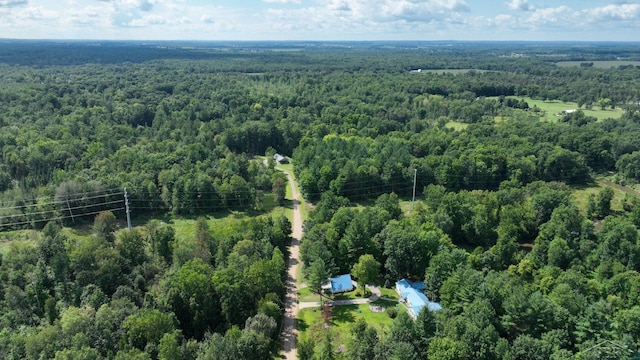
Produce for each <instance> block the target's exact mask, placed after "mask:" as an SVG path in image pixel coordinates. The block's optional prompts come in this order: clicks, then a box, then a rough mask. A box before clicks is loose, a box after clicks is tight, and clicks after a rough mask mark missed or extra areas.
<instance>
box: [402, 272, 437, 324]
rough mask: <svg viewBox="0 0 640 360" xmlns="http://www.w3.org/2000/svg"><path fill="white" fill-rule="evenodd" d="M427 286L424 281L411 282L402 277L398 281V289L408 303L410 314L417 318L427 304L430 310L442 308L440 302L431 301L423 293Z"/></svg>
mask: <svg viewBox="0 0 640 360" xmlns="http://www.w3.org/2000/svg"><path fill="white" fill-rule="evenodd" d="M425 288H426V286H425V285H424V283H422V282H411V281H409V280H407V279H402V280H400V281H398V282H396V291H397V292H398V294H399V295H400V297H401V299H402V300H403V301H404V302H405V304H406V305H407V309H408V310H409V315H411V317H412V318H413V319H414V320H415V319H416V318H417V317H418V314H419V313H420V311H421V310H422V309H423V308H424V307H425V306H426V307H427V309H429V310H430V311H438V310H441V309H442V306H440V304H439V303H437V302H434V301H430V300H429V298H427V297H426V296H425V295H424V294H423V293H422V290H424V289H425Z"/></svg>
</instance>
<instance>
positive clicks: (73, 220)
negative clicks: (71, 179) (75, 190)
mask: <svg viewBox="0 0 640 360" xmlns="http://www.w3.org/2000/svg"><path fill="white" fill-rule="evenodd" d="M67 209H69V214H71V221H72V222H73V223H74V224H75V223H76V220H75V219H74V218H73V212H71V205H69V195H68V194H67Z"/></svg>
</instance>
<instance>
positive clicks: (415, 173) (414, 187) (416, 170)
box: [411, 169, 418, 210]
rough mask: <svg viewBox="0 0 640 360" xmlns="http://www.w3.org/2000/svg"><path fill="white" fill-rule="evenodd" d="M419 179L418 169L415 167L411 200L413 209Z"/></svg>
mask: <svg viewBox="0 0 640 360" xmlns="http://www.w3.org/2000/svg"><path fill="white" fill-rule="evenodd" d="M417 179H418V169H413V199H412V200H411V210H413V204H414V203H415V202H416V180H417Z"/></svg>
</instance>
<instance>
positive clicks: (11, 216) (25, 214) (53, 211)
mask: <svg viewBox="0 0 640 360" xmlns="http://www.w3.org/2000/svg"><path fill="white" fill-rule="evenodd" d="M123 201H124V200H116V201H109V202H104V203H96V204H90V205H84V206H76V207H67V208H66V209H54V210H47V211H39V212H30V213H23V214H11V215H4V216H0V221H2V220H3V219H7V218H13V217H20V216H28V215H42V214H49V213H55V212H57V211H63V210H64V211H69V210H78V209H85V208H89V207H96V206H104V205H111V204H117V203H121V202H123Z"/></svg>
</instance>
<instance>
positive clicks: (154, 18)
mask: <svg viewBox="0 0 640 360" xmlns="http://www.w3.org/2000/svg"><path fill="white" fill-rule="evenodd" d="M166 23H167V20H166V19H165V18H164V17H162V16H159V15H146V16H144V17H142V18H139V19H133V20H131V22H130V23H129V26H133V27H146V26H151V25H163V24H166Z"/></svg>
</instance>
